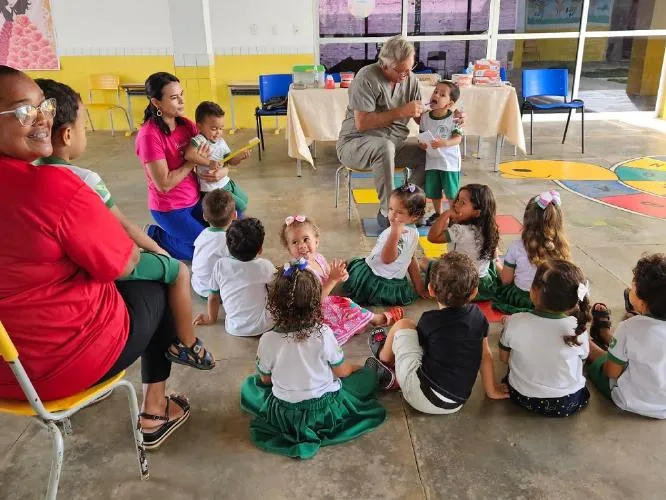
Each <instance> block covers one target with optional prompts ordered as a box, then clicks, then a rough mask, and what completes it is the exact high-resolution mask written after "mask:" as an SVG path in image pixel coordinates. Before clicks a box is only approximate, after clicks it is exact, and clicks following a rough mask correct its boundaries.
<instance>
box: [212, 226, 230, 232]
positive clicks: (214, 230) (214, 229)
mask: <svg viewBox="0 0 666 500" xmlns="http://www.w3.org/2000/svg"><path fill="white" fill-rule="evenodd" d="M208 230H209V231H210V232H212V233H223V232H225V231H226V229H224V228H223V227H213V226H209V227H208Z"/></svg>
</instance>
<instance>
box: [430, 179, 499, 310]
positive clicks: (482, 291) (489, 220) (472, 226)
mask: <svg viewBox="0 0 666 500" xmlns="http://www.w3.org/2000/svg"><path fill="white" fill-rule="evenodd" d="M496 213H497V204H496V203H495V196H494V195H493V192H492V191H491V190H490V188H489V187H488V186H486V185H483V184H467V185H466V186H463V187H461V188H460V191H459V192H458V196H456V199H455V201H454V203H453V206H452V207H451V208H450V209H449V210H447V211H446V212H443V213H442V215H440V216H439V217H438V218H437V220H436V221H435V223H434V224H433V225H432V227H431V228H430V231H429V232H428V241H430V242H431V243H449V247H448V251H449V252H460V253H464V254H466V255H468V256H469V257H470V258H471V259H472V260H473V261H474V262H476V268H477V271H478V272H479V293H478V295H477V296H476V298H475V299H474V300H477V301H479V300H489V299H492V298H493V297H494V296H495V293H496V291H497V288H498V287H499V279H498V277H497V273H498V272H501V268H502V266H501V264H500V263H499V261H498V260H497V245H498V243H499V228H498V227H497V221H496V220H495V217H496Z"/></svg>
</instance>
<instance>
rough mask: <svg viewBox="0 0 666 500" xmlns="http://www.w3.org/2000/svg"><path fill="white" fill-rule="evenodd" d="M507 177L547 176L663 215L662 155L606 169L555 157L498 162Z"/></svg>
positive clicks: (665, 178)
mask: <svg viewBox="0 0 666 500" xmlns="http://www.w3.org/2000/svg"><path fill="white" fill-rule="evenodd" d="M500 172H501V173H502V176H503V177H505V178H507V179H549V180H552V181H553V182H555V183H556V184H558V185H559V186H561V187H563V188H564V189H567V190H569V191H571V192H573V193H576V194H578V195H580V196H582V197H584V198H587V199H588V200H591V201H595V202H597V203H601V204H603V205H607V206H610V207H614V208H618V209H620V210H624V211H625V212H631V213H633V214H637V215H643V216H646V217H652V218H656V219H666V156H643V157H640V158H634V159H631V160H625V161H622V162H620V163H617V164H615V165H613V166H612V167H611V168H610V169H607V168H604V167H601V166H599V165H594V164H591V163H583V162H570V161H559V160H526V161H511V162H506V163H502V164H501V165H500Z"/></svg>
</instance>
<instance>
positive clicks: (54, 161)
mask: <svg viewBox="0 0 666 500" xmlns="http://www.w3.org/2000/svg"><path fill="white" fill-rule="evenodd" d="M35 165H37V166H43V165H49V166H51V167H63V168H66V169H67V170H69V171H70V172H72V173H73V174H74V175H76V176H77V177H78V178H79V179H81V180H82V181H83V182H85V183H86V185H87V186H88V187H89V188H90V189H92V190H93V191H95V193H97V194H98V195H99V197H100V198H101V199H102V202H103V203H104V204H105V205H106V206H107V208H111V207H113V206H114V205H115V204H116V202H115V201H114V200H113V196H111V191H109V188H108V187H106V184H105V183H104V181H103V180H102V178H101V177H100V176H99V174H98V173H97V172H93V171H92V170H88V169H87V168H83V167H77V166H76V165H72V164H70V163H67V162H66V161H65V160H63V159H62V158H58V157H57V156H49V157H48V158H40V159H39V160H37V161H36V162H35Z"/></svg>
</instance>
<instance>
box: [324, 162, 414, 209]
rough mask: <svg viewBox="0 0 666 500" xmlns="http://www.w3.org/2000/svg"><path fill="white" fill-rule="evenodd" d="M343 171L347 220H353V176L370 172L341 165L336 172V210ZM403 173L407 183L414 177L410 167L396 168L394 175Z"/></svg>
mask: <svg viewBox="0 0 666 500" xmlns="http://www.w3.org/2000/svg"><path fill="white" fill-rule="evenodd" d="M343 170H344V171H345V172H346V173H347V220H351V200H352V187H351V180H352V174H353V173H357V174H367V173H368V172H370V171H369V170H361V169H358V168H352V167H347V166H346V165H340V166H339V167H338V169H337V170H336V171H335V208H338V198H339V196H340V174H341V173H342V171H343ZM402 171H404V172H405V174H406V177H405V182H407V179H409V178H410V177H411V176H412V170H411V169H410V168H409V167H395V172H394V174H395V173H397V172H402Z"/></svg>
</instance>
